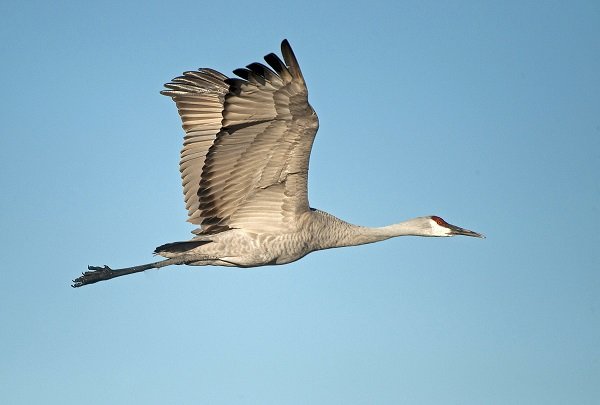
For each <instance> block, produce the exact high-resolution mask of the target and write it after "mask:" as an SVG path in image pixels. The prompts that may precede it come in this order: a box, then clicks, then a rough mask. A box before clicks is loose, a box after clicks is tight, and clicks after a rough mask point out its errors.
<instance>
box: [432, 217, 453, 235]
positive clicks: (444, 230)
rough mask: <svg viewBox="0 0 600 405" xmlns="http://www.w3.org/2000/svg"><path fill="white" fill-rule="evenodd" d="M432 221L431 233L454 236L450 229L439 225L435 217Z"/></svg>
mask: <svg viewBox="0 0 600 405" xmlns="http://www.w3.org/2000/svg"><path fill="white" fill-rule="evenodd" d="M430 223H431V234H432V235H433V236H452V235H451V234H450V232H451V231H450V229H448V228H446V227H444V226H441V225H439V224H438V223H437V222H435V221H434V220H433V219H431V220H430Z"/></svg>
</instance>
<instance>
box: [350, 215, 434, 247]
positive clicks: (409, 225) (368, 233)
mask: <svg viewBox="0 0 600 405" xmlns="http://www.w3.org/2000/svg"><path fill="white" fill-rule="evenodd" d="M354 231H355V236H354V239H355V240H356V241H358V243H357V244H361V245H362V244H365V243H373V242H379V241H382V240H386V239H390V238H395V237H397V236H431V235H430V234H429V233H428V232H427V231H426V230H425V229H423V227H422V226H421V221H420V219H419V218H415V219H410V220H408V221H403V222H399V223H397V224H392V225H387V226H381V227H367V226H355V229H354Z"/></svg>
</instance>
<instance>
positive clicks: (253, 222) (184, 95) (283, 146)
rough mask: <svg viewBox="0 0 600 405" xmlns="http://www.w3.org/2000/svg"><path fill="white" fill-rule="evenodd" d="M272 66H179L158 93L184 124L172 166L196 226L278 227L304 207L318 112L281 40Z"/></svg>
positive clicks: (216, 228)
mask: <svg viewBox="0 0 600 405" xmlns="http://www.w3.org/2000/svg"><path fill="white" fill-rule="evenodd" d="M281 51H282V54H283V58H284V61H281V59H280V58H279V57H278V56H277V55H275V54H269V55H267V56H265V60H266V62H267V63H268V64H269V65H270V67H271V68H272V70H271V69H269V68H268V67H267V66H265V65H263V64H260V63H252V64H250V65H248V66H247V68H245V69H237V70H235V71H234V73H235V74H236V75H238V76H239V77H241V79H238V78H235V79H227V78H225V76H223V75H221V74H220V73H217V72H215V71H212V70H208V69H200V70H199V71H197V72H187V73H185V74H184V76H182V77H178V78H176V79H174V80H173V81H172V82H171V83H169V84H167V85H166V87H167V88H169V89H170V90H166V91H163V92H162V93H163V94H165V95H168V96H171V97H172V98H173V99H174V100H175V102H176V103H177V107H178V109H179V113H180V115H181V117H182V120H183V127H184V129H185V131H186V136H185V142H184V148H183V150H182V152H181V161H180V170H181V176H182V180H183V186H184V194H185V201H186V207H187V209H188V215H189V218H188V221H190V222H192V223H194V224H199V225H201V232H202V233H210V232H215V231H219V230H222V229H227V228H244V229H248V230H257V231H269V230H271V231H282V230H285V229H291V228H293V227H294V226H295V219H296V217H297V215H299V214H300V213H302V212H304V211H306V210H308V209H309V206H308V196H307V179H308V161H309V157H310V151H311V148H312V143H313V140H314V137H315V134H316V132H317V128H318V119H317V116H316V114H315V112H314V110H313V109H312V107H311V106H310V105H309V104H308V91H307V89H306V84H305V82H304V78H303V76H302V72H301V71H300V67H299V65H298V61H297V60H296V57H295V56H294V53H293V52H292V49H291V47H290V45H289V43H288V42H287V41H286V40H284V41H283V42H282V44H281Z"/></svg>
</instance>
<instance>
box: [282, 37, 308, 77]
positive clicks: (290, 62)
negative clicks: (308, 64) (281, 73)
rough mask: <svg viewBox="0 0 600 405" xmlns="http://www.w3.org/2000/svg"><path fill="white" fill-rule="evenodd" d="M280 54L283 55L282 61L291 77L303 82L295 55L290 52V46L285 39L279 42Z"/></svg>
mask: <svg viewBox="0 0 600 405" xmlns="http://www.w3.org/2000/svg"><path fill="white" fill-rule="evenodd" d="M281 54H282V55H283V60H284V61H285V64H286V65H287V67H288V70H289V71H290V73H291V74H292V76H294V77H295V78H297V79H301V80H304V77H303V76H302V71H301V70H300V64H299V63H298V59H296V55H295V54H294V51H293V50H292V46H291V45H290V42H289V41H288V40H287V39H284V40H283V41H281Z"/></svg>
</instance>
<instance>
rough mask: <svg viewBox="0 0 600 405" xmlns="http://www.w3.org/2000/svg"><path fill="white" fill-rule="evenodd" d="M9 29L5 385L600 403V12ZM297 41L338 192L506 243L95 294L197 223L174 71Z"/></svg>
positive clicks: (265, 13)
mask: <svg viewBox="0 0 600 405" xmlns="http://www.w3.org/2000/svg"><path fill="white" fill-rule="evenodd" d="M0 33H1V36H2V46H1V47H0V55H1V60H2V63H1V64H0V84H1V87H2V90H3V94H4V96H3V97H2V98H1V99H0V107H1V111H2V136H1V137H0V165H1V170H0V184H1V186H2V193H1V198H0V212H2V232H1V233H0V243H1V246H2V247H3V259H2V266H1V267H2V276H1V277H2V280H1V281H0V325H1V326H0V355H1V358H2V361H1V362H0V385H1V386H2V388H1V389H0V402H2V403H7V404H9V403H10V404H31V403H60V404H80V403H82V402H85V403H86V404H107V403H110V404H129V403H144V404H164V403H179V404H198V403H206V404H232V403H235V404H308V403H310V404H403V403H406V404H440V403H444V404H482V403H485V404H533V403H544V404H565V403H577V404H595V403H598V400H599V398H600V384H598V381H600V345H599V344H598V342H600V260H599V259H598V247H599V246H600V237H599V236H598V225H600V222H599V220H598V217H599V216H600V182H599V177H598V173H599V172H600V42H599V41H598V38H600V4H599V3H598V2H595V1H589V2H584V1H575V2H569V3H568V4H567V3H565V2H557V1H556V2H554V1H548V2H512V1H508V2H498V3H491V2H455V3H454V4H448V3H445V2H444V3H441V2H401V1H388V2H363V3H352V2H342V1H330V2H322V4H316V3H315V4H306V2H296V3H289V4H285V3H283V2H274V1H273V2H269V1H255V2H236V1H225V2H198V1H194V2H177V1H171V2H164V3H160V2H125V3H123V2H95V3H89V4H85V3H81V2H60V1H59V2H42V1H36V2H33V1H29V2H22V1H19V2H16V1H4V2H2V4H0ZM283 38H288V39H289V40H290V42H291V44H292V46H293V47H294V50H295V52H296V54H297V56H298V58H299V61H300V64H301V66H302V69H303V73H304V75H305V77H306V80H307V83H308V86H309V91H310V101H311V104H312V105H313V106H314V108H315V109H316V111H317V112H318V114H319V117H320V130H319V134H318V136H317V139H316V142H315V146H314V150H313V155H312V159H311V168H310V191H309V192H310V199H311V204H312V206H314V207H317V208H320V209H323V210H326V211H329V212H331V213H333V214H334V215H336V216H339V217H340V218H342V219H345V220H347V221H350V222H353V223H357V224H364V225H384V224H388V223H393V222H398V221H400V220H404V219H408V218H411V217H414V216H421V215H428V214H437V215H440V216H442V217H443V218H445V219H446V220H447V221H449V222H451V223H454V224H457V225H460V226H464V227H466V228H469V229H473V230H476V231H479V232H483V233H485V234H486V235H487V237H488V238H487V239H485V240H478V239H473V238H452V239H432V238H426V239H425V238H408V237H407V238H399V239H395V240H390V241H386V242H383V243H380V244H375V245H368V246H361V247H356V248H347V249H337V250H330V251H325V252H318V253H314V254H311V255H309V256H307V257H306V258H304V259H302V260H301V261H299V262H296V263H293V264H290V265H287V266H279V267H264V268H258V269H244V270H240V269H223V268H210V267H205V268H199V267H189V268H184V267H171V268H166V269H163V270H159V271H149V272H145V273H143V274H137V275H134V276H128V277H124V278H120V279H116V280H111V281H109V282H106V283H101V284H96V285H92V286H89V287H85V288H81V289H77V290H73V289H71V288H70V287H69V284H70V280H71V279H72V278H73V277H75V276H76V275H78V274H79V273H80V272H81V271H83V270H84V269H85V267H86V266H87V265H88V264H92V265H102V264H108V265H111V266H114V267H122V266H130V265H135V264H141V263H147V262H150V261H153V260H154V259H153V257H152V254H151V253H152V251H153V249H154V248H155V247H156V246H158V245H160V244H163V243H166V242H172V241H177V240H184V239H187V238H189V237H190V236H191V234H190V233H189V232H190V231H191V230H192V229H193V227H192V226H191V225H190V224H188V223H186V222H185V219H186V211H185V209H184V205H183V198H182V195H181V189H180V180H179V172H178V159H179V157H178V153H179V149H180V148H181V140H182V135H183V132H182V130H181V128H180V121H179V117H178V115H177V113H176V109H175V106H174V104H173V103H172V102H171V100H170V99H169V98H167V97H163V96H160V95H159V94H158V92H159V91H160V90H161V88H162V85H163V83H165V82H167V81H169V80H170V79H171V78H173V77H175V76H177V75H179V74H180V73H181V72H183V71H184V70H191V69H195V68H198V67H200V66H203V67H204V66H206V67H213V68H215V69H218V70H220V71H222V72H224V73H227V74H229V73H230V72H231V71H232V70H233V69H235V68H238V67H242V66H244V65H246V64H248V63H250V62H254V61H261V60H262V56H263V55H265V54H267V53H269V52H272V51H277V52H279V43H280V41H281V39H283Z"/></svg>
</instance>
